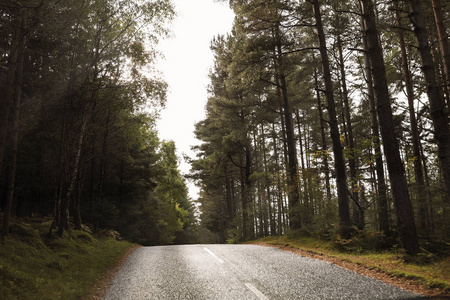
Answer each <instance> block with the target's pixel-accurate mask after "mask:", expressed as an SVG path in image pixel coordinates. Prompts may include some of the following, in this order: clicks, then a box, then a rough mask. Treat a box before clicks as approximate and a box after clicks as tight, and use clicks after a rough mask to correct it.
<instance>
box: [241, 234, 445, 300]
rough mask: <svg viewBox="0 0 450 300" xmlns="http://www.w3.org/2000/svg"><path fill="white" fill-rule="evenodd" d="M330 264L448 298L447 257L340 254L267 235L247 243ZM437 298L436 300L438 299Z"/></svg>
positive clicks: (306, 240)
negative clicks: (272, 247) (425, 257)
mask: <svg viewBox="0 0 450 300" xmlns="http://www.w3.org/2000/svg"><path fill="white" fill-rule="evenodd" d="M248 243H251V244H260V245H266V246H270V245H271V246H276V247H278V248H281V249H283V250H287V251H291V252H294V253H297V254H300V255H304V256H309V257H312V258H316V259H321V260H326V261H330V262H332V263H334V264H337V265H340V266H342V267H344V268H347V269H350V270H353V271H355V272H358V273H362V274H363V275H366V276H370V277H375V278H376V279H379V280H382V281H385V282H388V283H390V284H394V285H397V286H400V287H402V288H405V289H409V290H412V291H414V292H417V293H421V294H424V295H429V296H439V297H445V299H449V298H447V297H450V257H433V258H428V259H422V258H421V257H420V255H419V256H418V257H417V258H410V257H407V256H405V254H404V253H403V252H402V251H401V250H392V251H383V252H370V251H363V252H343V251H339V250H337V249H335V247H334V244H333V243H332V242H329V241H323V240H319V239H317V238H314V237H288V236H271V237H266V238H262V239H259V240H257V241H251V242H248ZM439 299H440V298H439Z"/></svg>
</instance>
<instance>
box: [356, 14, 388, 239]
mask: <svg viewBox="0 0 450 300" xmlns="http://www.w3.org/2000/svg"><path fill="white" fill-rule="evenodd" d="M362 25H363V30H365V24H364V19H363V20H362ZM363 47H364V50H365V51H364V72H365V76H366V81H367V96H368V99H369V105H370V121H371V129H372V140H373V144H374V152H375V155H374V157H375V172H376V177H377V186H378V188H377V193H378V194H377V197H378V201H377V203H378V225H379V230H380V231H381V232H384V234H386V235H387V236H390V235H391V232H390V229H389V210H388V197H387V186H386V179H385V175H384V164H383V157H382V153H381V147H380V132H379V127H378V118H377V111H376V104H375V92H374V90H373V81H372V74H371V66H370V57H369V54H368V51H369V50H368V48H369V47H368V46H367V38H366V36H365V35H363Z"/></svg>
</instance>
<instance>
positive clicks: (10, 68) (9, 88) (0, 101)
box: [0, 8, 26, 175]
mask: <svg viewBox="0 0 450 300" xmlns="http://www.w3.org/2000/svg"><path fill="white" fill-rule="evenodd" d="M25 18H26V17H25V12H24V9H23V8H18V9H17V15H16V18H15V19H14V20H13V22H12V24H11V26H12V27H13V28H14V30H13V32H12V36H11V45H10V50H9V54H8V64H7V70H6V72H5V77H4V78H0V175H1V173H2V171H3V165H4V164H3V156H4V154H5V149H6V137H7V135H8V125H9V124H8V123H9V121H8V120H9V113H10V108H11V104H12V103H13V101H14V100H13V93H14V87H15V84H14V81H15V79H16V71H17V68H18V64H19V60H20V58H19V57H20V52H22V51H23V47H24V46H25V44H24V43H22V42H21V41H22V39H23V38H24V32H23V27H22V25H23V24H24V22H25Z"/></svg>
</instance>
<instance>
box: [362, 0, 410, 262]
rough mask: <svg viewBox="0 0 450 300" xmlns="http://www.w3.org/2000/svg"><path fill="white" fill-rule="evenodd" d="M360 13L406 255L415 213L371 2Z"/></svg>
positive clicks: (366, 3) (367, 1)
mask: <svg viewBox="0 0 450 300" xmlns="http://www.w3.org/2000/svg"><path fill="white" fill-rule="evenodd" d="M361 4H362V11H363V16H364V21H365V35H366V39H367V46H368V49H367V50H368V55H369V58H370V62H371V65H372V75H373V82H374V90H375V95H376V98H377V103H376V104H377V114H378V119H379V121H380V129H381V137H382V138H383V147H384V153H385V156H386V162H387V165H388V171H389V179H390V181H391V188H392V194H393V196H394V203H395V210H396V215H397V230H398V233H399V236H400V243H401V245H402V247H404V248H405V250H406V251H407V252H408V253H409V254H416V253H417V252H418V251H419V242H418V239H417V232H416V225H415V223H414V213H413V209H412V205H411V200H410V198H409V193H408V186H407V183H406V178H405V171H404V167H403V163H402V160H401V158H400V150H399V145H398V140H397V138H396V136H395V126H394V121H393V115H392V109H391V103H390V98H389V91H388V86H387V79H386V69H385V65H384V57H383V52H382V49H381V46H380V44H379V41H378V31H377V27H376V23H375V13H374V8H373V4H372V3H371V0H363V1H362V2H361Z"/></svg>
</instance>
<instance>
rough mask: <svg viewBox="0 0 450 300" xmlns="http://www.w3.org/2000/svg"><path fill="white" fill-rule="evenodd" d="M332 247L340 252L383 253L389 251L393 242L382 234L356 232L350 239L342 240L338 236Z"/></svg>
mask: <svg viewBox="0 0 450 300" xmlns="http://www.w3.org/2000/svg"><path fill="white" fill-rule="evenodd" d="M333 243H334V246H335V247H336V248H337V249H338V250H340V251H356V252H364V251H383V250H388V249H391V248H392V246H393V245H394V241H393V239H392V238H390V237H386V236H385V235H384V233H382V232H373V233H367V232H365V231H358V232H357V233H356V234H355V235H353V237H352V238H350V239H343V238H341V237H340V236H337V238H336V239H335V240H334V241H333Z"/></svg>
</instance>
